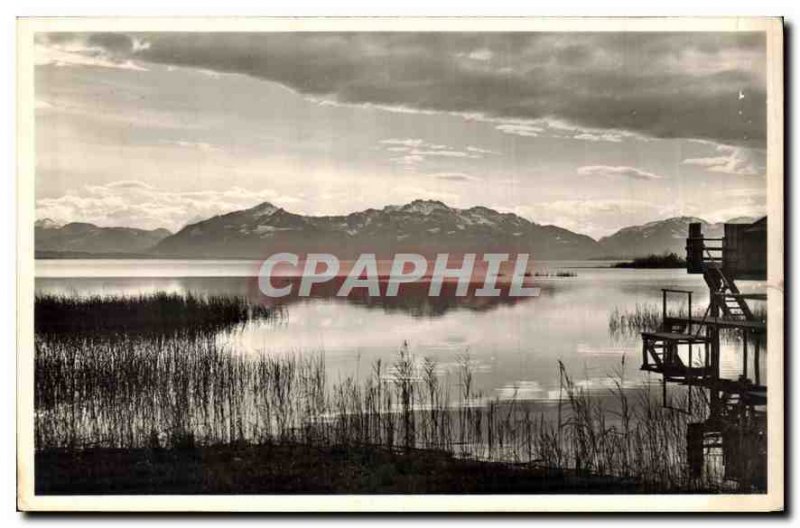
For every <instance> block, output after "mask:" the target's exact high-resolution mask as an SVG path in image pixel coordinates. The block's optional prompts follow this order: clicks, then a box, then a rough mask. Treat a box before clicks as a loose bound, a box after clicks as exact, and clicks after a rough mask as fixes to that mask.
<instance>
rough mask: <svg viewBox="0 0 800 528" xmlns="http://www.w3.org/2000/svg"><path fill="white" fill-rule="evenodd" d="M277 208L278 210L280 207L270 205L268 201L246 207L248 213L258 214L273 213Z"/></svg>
mask: <svg viewBox="0 0 800 528" xmlns="http://www.w3.org/2000/svg"><path fill="white" fill-rule="evenodd" d="M279 210H280V207H277V206H275V205H272V204H271V203H269V202H261V203H260V204H258V205H256V206H254V207H251V208H250V209H247V210H246V211H247V212H248V213H252V214H258V215H271V214H274V213H275V212H277V211H279Z"/></svg>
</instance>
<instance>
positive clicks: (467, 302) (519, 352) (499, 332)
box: [36, 260, 766, 405]
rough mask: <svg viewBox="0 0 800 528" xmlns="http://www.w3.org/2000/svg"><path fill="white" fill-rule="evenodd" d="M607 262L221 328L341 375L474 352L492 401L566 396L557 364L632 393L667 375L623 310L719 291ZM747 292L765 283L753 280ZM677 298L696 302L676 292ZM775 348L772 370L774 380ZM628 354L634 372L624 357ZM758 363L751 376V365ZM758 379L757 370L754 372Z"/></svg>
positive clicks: (58, 271) (131, 279)
mask: <svg viewBox="0 0 800 528" xmlns="http://www.w3.org/2000/svg"><path fill="white" fill-rule="evenodd" d="M609 264H610V263H608V262H597V261H591V262H587V261H542V262H538V263H535V264H533V269H534V270H535V271H537V272H550V273H555V272H557V271H571V272H574V273H576V274H577V276H575V277H533V278H532V281H533V285H535V286H538V287H540V288H541V295H540V296H538V297H532V298H517V299H509V298H506V299H499V298H498V299H490V298H479V299H478V298H474V297H472V298H453V297H451V298H449V299H435V298H434V299H431V298H428V297H427V296H424V295H423V296H417V297H413V296H412V297H410V298H404V299H403V300H402V301H396V300H395V301H393V302H391V303H390V304H389V303H386V302H385V300H382V299H379V298H378V299H376V298H372V299H364V298H349V299H342V298H336V297H326V296H324V295H322V296H318V297H313V298H304V299H297V298H295V299H292V300H289V301H287V302H286V306H285V307H284V308H285V316H284V317H282V318H281V319H280V320H279V321H278V322H270V323H265V322H257V323H249V324H247V325H246V326H245V327H244V328H241V329H238V330H236V331H234V332H230V333H227V334H225V335H223V336H220V339H222V340H224V341H225V342H226V343H227V344H228V345H229V346H230V347H232V348H233V349H235V350H237V351H243V352H246V353H252V354H309V353H324V355H325V361H326V365H327V368H328V370H329V372H330V374H332V375H333V379H338V378H343V377H345V376H356V377H363V376H366V375H368V374H369V373H370V369H371V366H372V364H373V362H374V361H376V360H378V359H381V360H383V362H384V364H386V365H390V364H391V363H392V362H393V361H394V360H395V358H396V354H397V351H398V349H399V348H400V347H401V346H402V345H403V343H404V342H407V343H408V347H409V349H410V351H411V352H412V354H414V355H415V356H417V357H430V358H431V359H434V360H435V361H436V362H437V363H438V365H439V367H440V369H441V373H442V375H443V376H450V375H452V376H455V372H456V368H457V365H458V361H459V358H460V357H463V356H464V355H465V354H469V358H470V360H471V362H472V365H473V367H474V370H475V386H476V388H477V389H478V390H479V391H481V392H483V394H484V395H485V396H486V397H488V398H494V397H499V398H501V399H504V398H512V397H515V398H516V399H518V400H525V401H528V402H532V403H533V402H540V403H542V404H543V405H547V404H548V403H549V402H552V401H553V399H554V398H556V397H557V396H558V387H559V376H558V361H559V360H560V361H562V362H563V363H564V365H565V366H566V368H567V370H568V372H569V373H570V374H571V376H572V377H573V378H574V379H575V380H576V381H577V382H578V383H579V384H581V385H583V386H584V387H585V388H586V389H588V390H597V391H600V392H608V389H609V388H611V387H612V386H613V384H612V381H611V380H610V378H609V376H610V375H616V374H620V373H621V374H623V375H624V383H625V387H626V388H629V389H633V388H637V387H642V386H645V385H648V384H653V383H656V382H657V381H658V379H657V378H655V377H652V376H650V375H647V374H645V373H642V372H640V371H639V366H640V364H641V341H640V338H639V336H638V334H634V335H628V336H619V335H616V336H615V335H611V334H610V332H609V316H610V315H611V314H612V312H613V311H614V310H615V309H616V310H619V311H621V312H626V311H634V310H635V309H636V307H637V305H650V306H652V307H657V308H658V309H660V306H661V288H675V289H681V290H691V291H693V292H694V295H693V299H692V302H693V307H694V309H695V311H696V310H699V309H704V308H705V306H706V305H707V304H708V292H707V289H706V286H705V283H704V282H703V279H702V276H700V275H689V274H687V273H686V271H685V270H682V269H677V270H630V269H613V268H607V267H605V268H604V267H602V266H608V265H609ZM258 267H259V263H258V262H256V261H232V260H225V261H196V260H142V261H133V260H40V261H37V263H36V275H37V279H36V292H37V293H55V294H65V295H95V294H101V295H137V294H142V293H151V292H158V291H166V292H178V293H190V292H191V293H194V294H214V295H237V296H250V297H254V296H255V295H256V292H257V286H256V283H255V279H254V278H253V276H254V275H255V273H256V272H257V270H258ZM740 288H741V289H742V290H743V291H746V292H763V291H764V284H763V283H758V282H749V283H748V282H743V283H741V284H740ZM674 302H675V304H674V305H673V306H674V307H675V308H677V306H678V304H680V303H681V302H685V301H684V298H681V297H679V296H676V297H675V301H674ZM765 356H766V354H762V358H761V376H762V380H763V379H766V358H765ZM623 357H624V358H625V363H624V369H623V368H622V359H623ZM722 357H723V364H722V373H723V376H725V377H732V378H733V377H736V376H737V375H738V373H739V371H740V369H741V364H742V357H741V345H740V344H738V343H733V342H726V343H724V344H723V354H722ZM752 368H753V367H752V365H751V366H750V369H751V370H750V372H752ZM751 376H752V374H751Z"/></svg>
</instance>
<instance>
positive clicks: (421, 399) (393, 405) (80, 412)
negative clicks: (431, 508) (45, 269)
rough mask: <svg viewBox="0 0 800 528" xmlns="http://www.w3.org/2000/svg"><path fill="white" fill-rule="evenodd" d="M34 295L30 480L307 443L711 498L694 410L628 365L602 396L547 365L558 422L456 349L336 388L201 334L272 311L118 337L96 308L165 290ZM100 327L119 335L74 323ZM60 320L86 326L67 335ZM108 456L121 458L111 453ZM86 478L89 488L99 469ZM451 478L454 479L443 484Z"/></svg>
mask: <svg viewBox="0 0 800 528" xmlns="http://www.w3.org/2000/svg"><path fill="white" fill-rule="evenodd" d="M38 301H44V302H45V303H47V304H46V305H47V306H48V309H49V310H51V311H44V310H40V309H39V307H38V306H37V312H36V316H37V334H36V340H35V346H36V349H35V378H34V385H35V442H36V449H37V461H39V462H41V463H42V464H44V465H45V466H47V465H49V466H48V467H50V469H42V470H41V473H40V469H39V466H37V474H41V475H45V476H46V475H50V476H51V477H49V478H51V480H47V479H45V481H42V482H41V485H42V486H44V487H45V488H47V486H48V485H50V484H52V485H55V484H54V482H56V481H58V479H59V478H65V477H58V471H57V470H55V469H53V468H54V467H55V468H58V467H62V465H64V464H66V465H67V466H69V465H70V464H72V468H73V469H72V470H70V471H71V473H68V475H72V476H73V477H75V479H76V481H77V480H80V478H83V477H81V475H83V476H84V477H85V476H86V475H87V474H93V473H92V472H93V471H95V469H92V468H93V467H95V468H99V467H101V466H103V465H104V464H105V465H108V466H113V465H114V462H113V461H114V460H115V458H114V457H115V456H119V457H122V459H124V460H127V461H128V462H129V463H130V464H133V465H134V466H135V468H138V469H136V474H137V475H138V474H140V473H142V471H144V470H141V467H140V465H137V464H140V463H141V464H145V465H147V464H151V462H147V460H150V459H149V458H147V457H150V456H151V455H149V454H147V453H156V452H158V453H163V452H167V453H171V454H170V455H168V456H167V462H164V461H163V460H162V461H161V462H158V463H156V462H152V464H155V466H154V467H156V468H161V469H159V470H157V471H156V473H158V472H159V471H161V470H163V469H164V468H163V467H162V465H163V464H167V465H169V463H168V460H169V457H177V458H175V460H178V462H175V464H177V465H173V466H172V469H171V470H169V471H172V472H175V473H176V474H177V476H176V475H173V477H174V478H175V479H177V480H180V474H181V473H182V472H184V471H190V468H194V469H192V470H191V471H196V470H198V469H197V468H198V467H203V464H200V465H199V466H198V465H197V464H195V463H193V462H192V460H194V459H196V458H197V457H198V456H199V457H201V458H202V457H205V456H209V457H214V456H217V455H214V453H217V454H219V453H220V452H222V453H231V452H232V451H231V450H233V451H236V450H243V451H242V452H243V453H244V454H243V455H241V456H240V458H242V457H244V459H248V457H250V458H252V457H255V456H256V455H254V454H253V453H254V451H252V450H253V449H257V448H258V449H274V448H276V447H279V448H280V449H286V448H287V446H301V448H302V449H303V450H305V451H304V452H305V453H306V455H304V456H306V457H312V459H313V456H315V455H313V453H315V452H317V450H323V452H326V450H345V451H347V452H352V453H373V455H374V456H377V457H383V456H388V455H384V454H385V453H389V454H391V456H394V457H396V456H401V457H406V458H408V457H410V459H414V458H415V457H416V456H417V455H415V453H417V452H419V451H420V450H423V451H425V452H429V453H433V452H435V453H438V455H437V456H440V457H444V459H449V458H452V459H453V460H460V461H462V463H464V464H472V463H476V464H478V463H480V464H498V465H497V466H493V467H494V468H495V469H491V470H490V469H487V468H484V470H485V471H490V472H500V473H496V474H498V475H499V474H501V473H502V471H505V470H504V469H501V466H505V467H507V468H511V467H514V468H527V469H528V470H530V471H535V472H538V473H536V474H539V475H541V474H542V471H544V470H546V471H547V472H553V471H555V474H560V475H563V474H564V472H567V473H568V474H569V475H573V476H574V477H575V478H595V479H598V478H603V479H609V478H610V479H617V480H614V481H615V482H628V483H629V482H630V481H633V482H635V483H636V489H637V490H639V491H642V492H645V491H647V492H670V491H691V490H705V491H714V490H717V489H719V486H720V483H719V482H716V481H712V480H709V479H708V478H700V479H697V478H690V477H689V476H688V475H687V472H686V470H685V469H686V466H687V460H686V444H685V438H686V429H687V424H688V423H689V422H690V421H692V420H697V419H699V418H700V417H701V414H702V410H701V409H698V408H697V407H695V409H696V410H695V415H693V416H690V415H686V414H683V413H676V412H672V411H670V410H667V409H664V408H662V407H660V406H659V405H658V404H657V403H654V398H653V397H652V396H651V395H650V393H649V392H648V391H647V390H645V389H642V390H640V391H638V392H634V393H631V392H630V391H628V390H623V387H624V386H625V382H624V376H623V375H622V372H624V363H623V364H622V365H621V369H620V371H619V373H618V374H616V375H615V376H614V377H613V379H614V388H613V389H612V390H611V396H612V400H613V405H606V403H604V402H605V401H606V400H605V399H602V398H598V397H597V396H596V395H595V394H593V393H591V392H588V391H586V390H584V389H583V388H582V387H581V386H580V384H576V383H575V382H574V381H573V379H572V378H571V377H570V376H569V374H568V373H567V371H566V369H565V368H564V366H563V365H561V364H560V363H559V387H560V397H559V400H558V402H557V416H556V418H555V419H550V418H547V417H545V415H544V414H541V413H539V414H537V413H535V412H534V410H533V408H532V407H531V406H530V405H526V404H524V402H518V401H515V400H514V399H512V400H511V401H503V400H500V399H494V400H491V399H487V398H485V397H484V395H483V394H481V393H480V392H479V391H476V390H475V380H474V374H473V370H472V364H473V363H472V361H471V359H470V357H469V356H468V355H464V356H461V357H460V358H459V368H458V370H457V373H456V375H455V376H454V378H455V379H451V378H450V377H441V376H439V375H438V371H439V369H438V366H437V364H436V363H435V362H434V361H433V360H431V359H429V358H418V357H415V356H414V355H413V354H411V352H410V350H409V349H408V347H407V346H406V345H403V346H402V347H400V348H399V350H398V354H397V356H396V358H395V360H394V361H393V362H391V363H388V364H386V363H383V362H381V361H377V362H375V363H374V364H373V367H372V371H371V373H370V375H369V376H367V377H366V379H363V380H356V379H355V378H352V377H348V378H344V379H340V380H336V381H335V382H334V381H332V380H331V379H329V378H328V376H327V371H326V368H325V358H324V355H311V356H303V355H288V356H281V357H276V356H271V355H262V354H249V355H247V354H241V353H238V352H237V351H235V350H230V349H228V348H227V347H226V346H225V345H223V344H222V343H221V340H219V339H217V337H216V335H215V333H214V332H213V331H208V330H209V329H213V328H216V327H217V326H219V325H220V324H222V322H225V324H232V323H234V322H240V321H243V320H246V318H247V317H252V316H253V315H252V314H254V313H255V314H260V315H261V316H269V313H267V312H259V311H258V310H257V309H254V308H251V307H247V308H246V309H245V307H244V306H243V305H242V304H239V301H232V302H231V304H225V303H221V302H219V301H213V302H212V301H208V300H205V301H198V300H193V301H187V302H185V303H181V302H177V303H176V304H174V306H177V307H179V308H177V309H179V310H187V311H192V312H191V313H193V314H195V315H197V316H198V317H199V319H198V320H199V321H201V322H202V324H201V328H202V329H203V330H204V331H198V332H179V333H160V332H155V333H153V332H139V331H138V330H137V331H134V332H130V331H126V328H130V327H124V326H119V322H118V321H119V320H118V319H117V318H116V317H114V318H108V317H107V316H105V315H101V314H95V313H92V312H93V311H94V310H101V311H104V310H106V309H109V308H110V309H111V310H109V311H113V310H116V312H115V313H117V314H120V313H121V314H124V315H125V317H134V316H135V315H134V314H140V313H141V314H143V317H146V318H152V315H144V311H143V310H142V309H138V308H134V307H131V306H130V305H129V304H128V303H131V302H142V303H143V304H144V305H147V306H151V307H152V306H153V305H154V304H153V303H155V306H160V307H163V306H164V305H165V304H167V305H173V304H171V303H174V302H175V301H174V300H173V299H171V298H169V297H166V298H165V297H157V298H156V300H153V299H150V298H140V299H139V300H138V301H124V302H122V301H119V300H114V299H112V300H102V299H97V298H89V299H85V300H65V299H52V298H39V299H37V302H38ZM53 306H55V307H56V308H53ZM66 306H71V307H73V308H74V309H75V312H74V313H77V314H80V317H81V318H83V317H86V320H83V321H80V322H69V323H66V321H67V320H69V319H71V317H68V316H67V313H68V311H66V308H65V307H66ZM218 306H224V307H226V309H225V310H223V311H222V312H221V313H225V314H229V315H227V316H226V317H220V316H219V315H217V316H215V317H212V316H210V315H206V316H202V315H200V314H197V313H196V311H197V310H199V309H201V308H198V307H202V309H206V310H209V309H212V308H216V307H218ZM58 310H62V311H60V312H59V311H58ZM52 313H61V314H62V317H64V318H65V320H64V321H65V323H64V325H63V326H58V325H57V328H58V329H57V331H53V330H51V328H52V327H51V326H48V325H52V323H45V322H44V321H42V320H41V317H42V314H52ZM245 314H246V315H245ZM117 317H119V315H118V316H117ZM167 317H168V318H169V319H168V321H169V322H170V324H167V322H162V323H157V322H156V323H155V324H157V325H158V327H159V328H164V327H166V328H183V327H184V323H186V322H188V321H189V318H188V315H187V314H182V315H181V314H169V315H167ZM106 322H108V324H110V325H111V327H112V328H115V329H117V331H115V332H113V333H111V332H106V331H104V332H94V331H90V332H83V330H87V331H88V330H91V329H97V328H100V327H102V325H103V324H106ZM140 324H142V323H140ZM70 325H73V327H75V328H79V329H80V330H82V331H81V332H67V331H64V328H66V327H68V326H70ZM42 327H44V328H47V331H45V330H42ZM632 394H634V396H633V397H632V396H631V395H632ZM680 397H681V396H679V398H680ZM301 448H297V449H301ZM119 450H122V451H121V452H127V453H128V455H114V453H115V452H118V451H119ZM220 450H221V451H220ZM226 450H227V451H226ZM237 452H238V451H237ZM256 452H257V451H256ZM137 453H138V454H137ZM181 453H183V454H181ZM265 453H274V451H263V452H262V455H263V456H267V455H266V454H265ZM381 453H384V454H381ZM219 456H223V455H219ZM232 456H233V455H232ZM237 456H238V455H237ZM270 456H271V455H270ZM371 456H372V455H371ZM82 457H83V458H82ZM125 457H128V458H125ZM141 457H145V459H144V461H143V459H142V458H141ZM193 457H194V458H193ZM122 459H121V460H122ZM214 460H217V459H214ZM266 460H269V457H267V458H266ZM304 460H306V459H304ZM39 462H37V464H38V463H39ZM306 462H308V460H306ZM120 463H122V462H120ZM218 463H219V462H214V464H218ZM303 463H305V462H303ZM407 463H409V462H403V464H407ZM442 463H444V462H442ZM447 463H448V464H450V463H453V464H455V463H456V462H447ZM219 464H221V463H219ZM354 464H355V466H356V467H354V466H352V465H350V464H349V463H347V464H344V465H342V466H337V468H336V470H335V471H346V472H352V471H359V472H361V471H368V472H369V471H371V472H373V473H371V475H372V476H371V477H370V478H377V477H375V474H374V472H375V471H377V472H380V471H383V470H382V469H381V467H382V466H381V465H377V466H373V467H371V469H369V470H367V469H365V468H364V467H361V466H359V464H360V463H355V462H354ZM41 467H42V468H44V466H41ZM214 467H216V466H214ZM309 467H310V468H313V467H314V464H310V465H309ZM140 470H141V471H140ZM97 471H101V470H100V469H97ZM109 471H110V472H111V473H114V471H113V470H111V469H109ZM148 471H149V470H148ZM165 471H166V470H165ZM231 471H233V470H231ZM292 471H294V469H291V468H286V472H289V473H291V472H292ZM331 471H334V470H333V469H332V470H331ZM387 471H388V470H387ZM447 471H451V470H447ZM452 471H456V470H452ZM476 471H478V470H476ZM481 471H483V470H481ZM54 472H55V473H54ZM145 473H147V471H145ZM148 474H149V473H148ZM548 474H549V473H548ZM98 475H99V474H96V475H95V476H97V478H99V479H100V480H99V481H98V482H100V481H102V479H103V478H106V477H107V476H108V475H107V474H104V475H106V477H102V478H101V477H100V476H98ZM306 477H307V479H311V477H310V476H308V475H307V476H306ZM42 478H45V477H44V476H43V477H42ZM87 478H88V477H87ZM109 478H110V477H109ZM120 478H125V477H124V476H123V477H120ZM129 478H130V479H133V480H136V478H138V477H135V476H131V477H129ZM148 478H149V477H148ZM198 478H199V477H198ZM220 478H222V477H220ZM231 478H234V477H233V476H231ZM254 478H255V477H254ZM336 478H338V477H336ZM353 478H356V477H353ZM358 478H360V477H358ZM358 478H356V481H358V482H361V481H360V480H358ZM52 479H55V480H52ZM90 480H91V479H90ZM201 480H202V482H206V481H207V479H206V480H203V479H201ZM334 480H335V479H334ZM48 482H49V484H48ZM62 482H63V480H62ZM308 482H311V481H310V480H309V481H308ZM393 482H394V480H393ZM38 485H39V484H38V483H37V486H38ZM142 485H143V486H144V488H142V489H146V485H145V484H142ZM196 485H199V484H196ZM320 485H321V486H323V485H322V484H320ZM325 485H327V484H325ZM419 485H420V486H421V484H419ZM441 485H442V486H444V484H441ZM309 486H312V484H309ZM392 486H394V485H392ZM392 486H390V488H391V489H406V488H403V487H402V485H398V486H400V487H399V488H398V487H392ZM459 486H461V485H460V484H453V483H451V488H449V489H450V490H451V491H452V490H458V489H461V488H460V487H459ZM626 486H628V487H630V486H629V484H626ZM212 487H213V486H212ZM312 487H313V486H312ZM445 487H446V486H445ZM323 488H324V486H323ZM192 489H196V488H192ZM214 489H216V488H214ZM314 489H322V488H314ZM375 489H382V488H381V487H380V486H377V487H375ZM436 489H439V488H436ZM520 489H522V488H520ZM184 491H185V490H184ZM190 491H191V490H190ZM261 491H262V492H263V491H264V489H263V488H262V489H261Z"/></svg>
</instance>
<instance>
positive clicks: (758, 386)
mask: <svg viewBox="0 0 800 528" xmlns="http://www.w3.org/2000/svg"><path fill="white" fill-rule="evenodd" d="M766 226H767V223H766V218H763V219H761V220H759V221H757V222H754V223H753V224H725V236H724V237H722V238H705V237H703V233H702V225H701V224H699V223H694V224H690V225H689V236H688V238H687V239H686V244H687V245H686V255H687V258H686V261H687V266H686V268H687V272H688V273H691V274H702V275H703V279H704V281H705V283H706V285H707V287H708V291H709V304H708V306H707V307H706V309H705V311H704V313H703V315H702V316H699V315H695V313H694V312H693V311H692V292H691V291H688V290H675V289H663V290H662V323H661V328H660V329H659V330H657V331H652V332H642V367H641V369H642V370H645V371H648V372H653V373H655V374H660V375H661V379H662V387H663V395H662V398H663V405H664V406H665V407H669V408H672V409H675V407H674V406H672V405H671V404H670V402H669V400H668V394H667V383H673V384H680V385H684V386H687V387H688V396H689V397H688V408H681V409H676V410H679V411H682V412H686V413H688V414H689V415H691V416H693V417H694V416H695V414H696V412H695V409H693V408H692V401H693V399H692V398H693V396H692V395H693V391H698V390H700V391H703V392H704V393H705V395H704V397H703V398H704V401H705V402H707V404H708V405H707V409H708V411H707V415H706V417H705V418H704V419H701V420H700V421H695V422H692V423H690V424H689V427H688V430H687V449H688V452H687V456H688V460H689V468H690V473H691V474H692V476H696V477H699V476H701V474H702V471H703V468H704V460H705V458H706V456H707V455H709V454H711V453H712V452H714V451H715V450H716V451H721V454H722V460H723V465H724V468H725V478H726V479H727V480H732V481H736V482H738V483H739V484H740V485H742V486H751V487H755V488H759V487H761V486H762V485H765V483H766V469H765V468H766V405H767V387H766V385H763V384H762V383H761V372H760V368H759V364H760V356H761V352H762V348H763V349H765V344H766V336H767V325H766V322H765V321H763V320H761V319H759V318H758V317H756V315H755V313H754V311H753V309H752V307H751V306H750V304H749V302H748V301H766V299H767V296H766V294H763V293H742V292H741V291H740V290H739V287H738V285H737V284H736V281H737V280H765V279H766V269H767V266H766ZM676 294H677V295H681V296H685V299H686V301H688V313H687V315H671V314H670V312H669V310H668V307H669V301H670V299H671V297H672V296H674V295H676ZM722 332H726V333H731V332H735V333H739V334H740V336H741V343H742V365H741V369H740V372H739V375H738V376H737V377H736V378H735V379H723V378H722V377H721V376H720V364H721V348H720V334H721V333H722ZM750 343H752V363H753V370H752V372H750V371H749V368H748V367H749V364H750V360H751V355H750V354H751V350H750V347H749V344H750Z"/></svg>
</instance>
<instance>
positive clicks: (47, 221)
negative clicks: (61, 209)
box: [33, 218, 63, 229]
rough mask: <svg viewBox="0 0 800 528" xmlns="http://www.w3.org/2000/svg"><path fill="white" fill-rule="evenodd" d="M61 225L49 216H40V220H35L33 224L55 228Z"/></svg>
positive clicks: (45, 227) (44, 227) (43, 227)
mask: <svg viewBox="0 0 800 528" xmlns="http://www.w3.org/2000/svg"><path fill="white" fill-rule="evenodd" d="M62 225H63V224H59V223H58V222H56V221H55V220H52V219H50V218H42V219H41V220H37V221H36V222H35V223H34V224H33V226H34V227H40V228H42V229H55V228H58V227H61V226H62Z"/></svg>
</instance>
